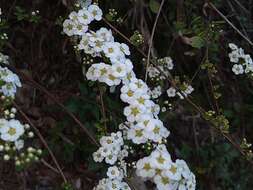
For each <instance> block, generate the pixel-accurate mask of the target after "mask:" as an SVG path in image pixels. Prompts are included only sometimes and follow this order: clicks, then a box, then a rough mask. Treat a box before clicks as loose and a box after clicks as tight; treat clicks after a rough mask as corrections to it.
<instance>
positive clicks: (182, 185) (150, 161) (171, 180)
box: [136, 145, 196, 190]
mask: <svg viewBox="0 0 253 190" xmlns="http://www.w3.org/2000/svg"><path fill="white" fill-rule="evenodd" d="M136 167H137V171H136V173H137V175H138V176H140V177H143V178H145V179H149V180H152V181H153V182H154V183H155V184H156V185H157V189H158V190H177V189H179V190H181V189H187V190H194V189H195V186H196V180H195V176H194V174H193V173H192V172H191V171H190V170H189V168H188V166H187V164H186V163H185V161H183V160H176V161H175V162H173V161H172V160H171V156H170V154H169V152H168V151H167V149H166V147H165V145H158V146H157V148H156V149H155V150H154V151H153V152H152V153H151V155H150V156H147V157H144V158H142V159H140V160H139V161H138V162H137V164H136Z"/></svg>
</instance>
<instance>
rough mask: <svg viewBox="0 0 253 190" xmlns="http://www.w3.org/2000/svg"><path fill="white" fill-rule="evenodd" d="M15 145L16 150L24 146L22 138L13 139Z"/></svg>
mask: <svg viewBox="0 0 253 190" xmlns="http://www.w3.org/2000/svg"><path fill="white" fill-rule="evenodd" d="M15 147H16V149H17V150H21V149H22V148H23V147H24V140H22V139H20V140H17V141H15Z"/></svg>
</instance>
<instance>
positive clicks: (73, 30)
mask: <svg viewBox="0 0 253 190" xmlns="http://www.w3.org/2000/svg"><path fill="white" fill-rule="evenodd" d="M101 19H102V10H101V9H100V8H99V7H98V6H97V5H90V6H88V7H87V8H86V7H84V8H83V9H81V10H79V11H78V12H75V11H73V12H71V13H70V15H69V19H66V20H65V21H64V23H63V31H64V33H66V34H67V35H68V36H73V35H83V34H85V33H86V32H87V31H88V24H90V23H91V22H92V21H93V20H98V21H99V20H101Z"/></svg>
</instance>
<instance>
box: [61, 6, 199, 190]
mask: <svg viewBox="0 0 253 190" xmlns="http://www.w3.org/2000/svg"><path fill="white" fill-rule="evenodd" d="M101 19H102V10H101V9H100V8H99V7H98V6H97V5H95V4H91V5H88V6H83V7H82V9H81V10H79V11H78V12H75V11H73V12H71V13H70V15H69V18H68V19H67V20H65V21H64V23H63V31H64V32H65V33H66V34H67V35H68V36H75V37H78V38H79V39H80V41H79V44H78V45H77V49H78V50H80V51H83V52H84V53H85V54H89V55H91V56H94V57H97V58H98V59H101V61H100V62H97V63H94V64H92V65H91V66H90V67H89V69H88V71H87V72H86V78H87V79H88V80H91V81H98V82H101V83H105V84H107V85H108V86H110V87H114V86H118V85H121V90H120V92H121V94H120V99H121V100H122V101H123V102H124V103H125V104H126V106H125V108H124V110H123V113H124V115H125V117H126V120H127V121H126V122H125V124H127V126H125V127H123V128H124V130H123V135H122V133H121V132H116V133H111V134H110V135H108V136H103V137H102V138H101V139H100V145H101V147H100V148H99V149H98V150H97V151H96V152H95V153H93V158H94V160H95V161H96V162H102V161H105V162H106V163H107V164H109V165H111V167H109V169H108V171H107V177H108V178H105V179H102V180H101V181H100V182H99V184H98V185H97V186H96V187H95V188H94V190H98V189H104V190H112V189H119V190H121V189H130V187H129V186H128V185H127V184H126V183H125V182H123V181H122V180H123V178H124V177H126V176H127V172H126V164H125V161H124V160H125V158H126V157H127V156H128V154H129V152H128V151H127V149H126V148H124V147H125V146H124V140H129V141H130V142H132V143H134V144H144V143H146V142H153V143H156V144H159V143H161V142H162V141H163V140H164V139H166V138H167V137H168V136H169V134H170V132H169V130H168V129H167V127H166V126H164V124H163V122H162V121H161V120H160V119H159V117H158V114H159V112H160V107H159V105H157V104H156V103H155V102H154V101H152V100H151V96H152V94H150V89H149V87H148V86H147V84H146V83H145V82H144V81H143V80H141V79H138V78H137V77H136V75H135V74H134V71H133V63H132V61H131V60H130V59H129V58H128V56H129V55H130V50H129V47H128V46H127V45H126V44H124V43H119V42H116V41H115V40H114V37H113V35H112V31H111V30H110V29H107V28H104V27H102V28H100V29H98V30H97V31H92V30H90V29H89V24H90V23H91V22H92V21H95V20H96V21H99V20H101ZM160 62H161V68H162V69H163V70H166V72H167V74H169V70H171V69H173V62H172V59H171V58H169V57H167V58H164V59H162V60H160ZM160 76H162V75H160ZM192 90H193V89H187V92H185V93H190V91H192ZM156 91H157V92H155V93H153V96H154V95H155V96H159V93H160V92H159V89H158V90H156ZM158 92H159V93H158ZM119 128H121V129H122V127H119ZM123 137H124V138H123ZM160 147H163V149H165V148H164V146H160ZM158 149H159V148H158ZM158 149H157V150H155V151H154V153H152V156H150V158H152V159H153V160H154V161H151V162H150V163H152V166H150V167H152V168H153V169H154V175H151V174H146V173H145V172H139V170H137V173H138V174H140V176H141V177H143V178H144V179H145V178H146V177H147V176H146V175H148V176H149V177H150V179H152V180H153V182H154V183H156V184H157V188H158V189H159V190H160V189H166V188H167V189H172V188H170V187H171V186H170V185H171V183H170V182H168V183H165V182H164V179H166V180H169V179H173V180H174V181H173V184H174V182H175V184H176V182H177V187H180V186H179V184H184V185H185V184H188V183H189V186H186V185H185V187H187V188H188V189H189V190H191V189H194V187H195V186H193V185H192V186H191V184H190V183H192V178H194V175H193V174H191V175H192V176H193V177H192V178H190V177H188V176H186V177H182V174H181V173H180V174H178V176H179V177H178V178H177V179H176V178H175V177H174V178H173V177H172V178H171V177H170V176H169V174H170V173H169V172H164V174H162V173H161V174H160V175H158V173H157V172H158V170H157V169H159V170H161V169H162V168H163V169H164V170H166V169H168V170H169V169H170V167H171V164H172V161H171V159H169V160H167V159H168V156H169V153H168V152H167V150H166V151H165V150H163V151H159V155H158ZM156 156H160V157H159V158H162V159H163V158H164V159H166V160H165V162H164V163H160V162H159V158H158V161H157V160H156ZM140 162H141V161H140ZM140 162H139V163H140ZM185 165H186V164H185ZM186 167H187V165H186ZM160 168H161V169H160ZM177 168H178V169H179V167H177ZM177 168H176V169H177ZM187 168H188V167H187ZM179 170H180V171H181V169H179ZM188 170H189V169H188ZM168 173H169V174H168ZM155 174H156V175H155ZM167 175H168V176H167ZM194 179H195V178H194ZM176 180H177V181H176ZM179 181H180V182H179ZM194 182H195V181H194ZM168 184H169V185H168ZM165 187H166V188H165ZM187 188H185V189H187ZM181 189H183V188H181Z"/></svg>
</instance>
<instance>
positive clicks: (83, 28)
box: [74, 23, 88, 36]
mask: <svg viewBox="0 0 253 190" xmlns="http://www.w3.org/2000/svg"><path fill="white" fill-rule="evenodd" d="M87 31H88V26H87V25H84V24H81V23H77V24H76V25H75V28H74V34H75V35H79V36H82V35H84V34H85V33H86V32H87Z"/></svg>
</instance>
